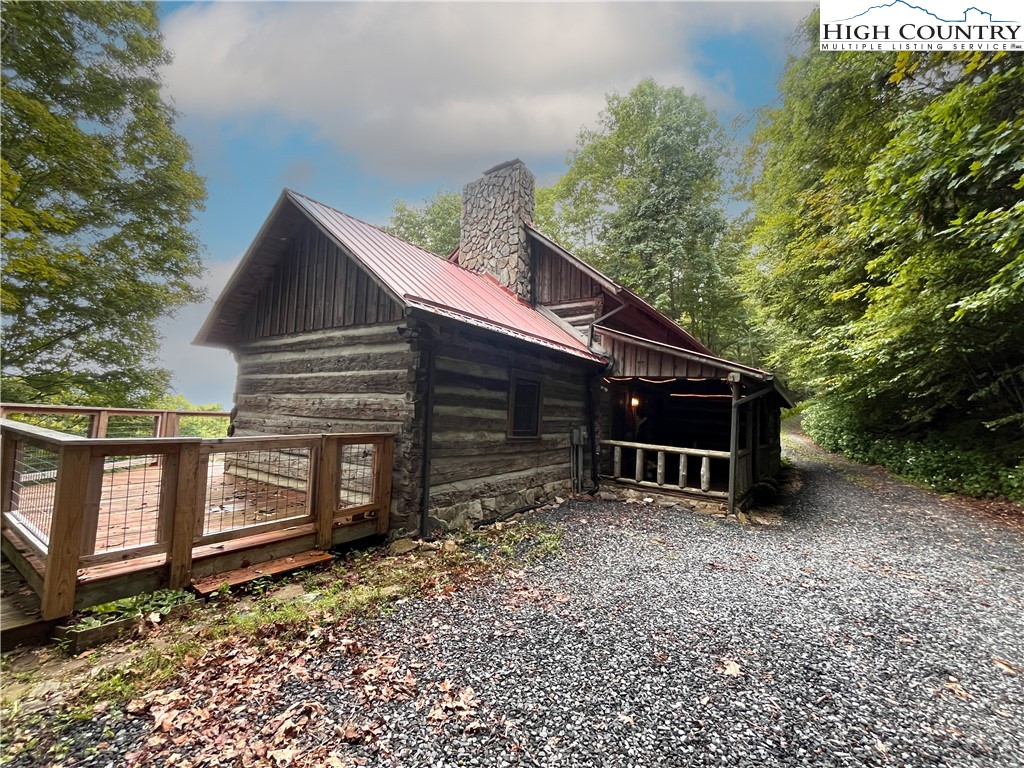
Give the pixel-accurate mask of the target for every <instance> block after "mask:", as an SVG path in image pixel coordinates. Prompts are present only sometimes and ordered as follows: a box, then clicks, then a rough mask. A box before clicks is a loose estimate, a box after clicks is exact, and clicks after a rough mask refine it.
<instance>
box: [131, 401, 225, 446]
mask: <svg viewBox="0 0 1024 768" xmlns="http://www.w3.org/2000/svg"><path fill="white" fill-rule="evenodd" d="M151 407H152V408H155V409H166V410H168V411H208V412H211V413H218V412H219V413H222V412H223V411H224V406H223V405H221V404H220V403H206V404H203V405H197V404H196V403H193V402H191V401H190V400H189V399H188V398H186V397H185V396H184V395H182V394H178V393H174V394H165V395H163V396H161V397H159V398H157V399H156V401H155V402H154V403H153V404H152V406H151ZM230 421H231V419H230V418H229V417H227V416H222V417H220V418H216V417H211V416H182V417H181V422H180V424H179V426H178V433H179V434H180V435H181V436H182V437H225V436H227V434H228V424H229V423H230Z"/></svg>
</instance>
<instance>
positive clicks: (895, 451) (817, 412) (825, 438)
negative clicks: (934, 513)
mask: <svg viewBox="0 0 1024 768" xmlns="http://www.w3.org/2000/svg"><path fill="white" fill-rule="evenodd" d="M865 421H866V419H865V417H863V416H862V415H861V414H859V413H857V412H854V410H853V409H851V408H845V407H843V406H837V405H834V404H831V403H825V402H820V401H819V402H812V403H811V404H810V405H809V406H808V407H807V408H806V409H805V411H804V418H803V428H804V430H805V431H806V432H807V434H808V435H810V436H811V438H812V439H813V440H814V441H815V442H816V443H818V445H820V446H822V447H823V448H826V449H828V450H830V451H835V452H837V453H842V454H844V455H845V456H848V457H850V458H851V459H854V460H855V461H860V462H864V463H867V464H879V465H881V466H883V467H885V468H886V469H888V470H890V471H892V472H894V473H895V474H897V475H900V476H901V477H905V478H907V479H908V480H910V481H912V482H915V483H919V484H921V485H925V486H927V487H929V488H933V489H935V490H937V491H941V492H943V493H962V494H966V495H968V496H976V497H993V496H1005V497H1007V498H1009V499H1012V500H1014V501H1024V462H1022V460H1021V452H1020V446H1019V445H1005V444H1000V443H998V442H997V441H996V440H995V439H994V438H989V439H981V438H979V436H978V435H977V434H976V433H974V434H972V431H971V430H969V429H964V428H963V427H962V425H960V426H958V427H956V428H951V427H947V428H945V429H938V428H936V429H933V430H930V431H928V432H923V433H922V432H907V433H896V432H889V433H886V432H884V431H882V430H881V429H879V428H878V426H877V425H868V424H865Z"/></svg>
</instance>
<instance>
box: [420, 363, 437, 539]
mask: <svg viewBox="0 0 1024 768" xmlns="http://www.w3.org/2000/svg"><path fill="white" fill-rule="evenodd" d="M423 354H424V355H425V356H426V358H427V360H426V362H427V365H426V367H427V380H426V392H424V394H423V476H422V482H423V495H422V498H421V501H420V537H421V538H423V539H426V538H427V537H428V536H429V535H430V534H431V533H432V532H431V531H429V530H427V523H428V521H429V520H430V457H431V453H432V449H433V446H434V350H433V349H431V348H429V347H428V348H426V349H424V351H423Z"/></svg>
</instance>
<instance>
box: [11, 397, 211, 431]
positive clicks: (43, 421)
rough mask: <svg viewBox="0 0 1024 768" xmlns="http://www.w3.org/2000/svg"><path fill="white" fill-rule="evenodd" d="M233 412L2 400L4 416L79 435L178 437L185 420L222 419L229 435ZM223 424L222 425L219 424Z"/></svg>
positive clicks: (209, 420) (20, 421)
mask: <svg viewBox="0 0 1024 768" xmlns="http://www.w3.org/2000/svg"><path fill="white" fill-rule="evenodd" d="M230 416H231V414H230V413H227V412H224V411H171V410H158V409H139V408H93V407H91V406H79V405H33V404H27V403H0V419H11V420H14V421H18V422H19V423H27V424H30V425H32V426H37V427H44V428H51V429H55V430H57V431H59V432H67V433H71V434H77V435H78V436H79V437H93V438H96V437H144V436H146V435H151V436H153V437H178V436H179V435H181V427H182V419H186V420H188V421H192V422H202V421H207V422H214V423H215V424H216V422H217V421H219V422H221V424H222V425H223V431H222V432H221V434H225V435H226V434H227V426H228V419H229V417H230ZM218 426H220V425H218Z"/></svg>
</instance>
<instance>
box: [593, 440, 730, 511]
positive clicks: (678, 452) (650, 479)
mask: <svg viewBox="0 0 1024 768" xmlns="http://www.w3.org/2000/svg"><path fill="white" fill-rule="evenodd" d="M600 443H601V445H606V446H609V447H610V448H611V449H612V474H611V475H610V476H609V477H610V478H611V479H614V480H617V481H619V482H622V483H629V484H633V485H639V486H643V487H645V488H654V489H663V490H670V491H682V492H684V493H692V494H698V495H702V496H708V497H710V498H715V499H728V498H729V493H728V491H723V490H717V489H713V488H712V487H711V485H712V480H711V473H712V464H711V463H712V462H713V461H714V462H724V464H725V471H728V470H729V452H728V451H711V450H704V449H701V448H676V447H674V446H669V445H652V444H649V443H632V442H627V441H625V440H601V441H600ZM748 454H749V451H745V450H744V451H740V452H739V459H740V462H741V464H742V463H743V462H744V461H746V460H747V458H748ZM667 457H678V459H677V460H673V461H672V465H673V466H669V461H668V459H667ZM624 458H625V461H624ZM691 460H693V461H691ZM696 460H699V461H700V464H699V469H698V464H697V462H696ZM676 461H678V463H676ZM747 463H748V464H749V461H748V462H747ZM691 477H692V478H693V479H694V480H695V481H696V484H694V483H691V481H690V479H691Z"/></svg>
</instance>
